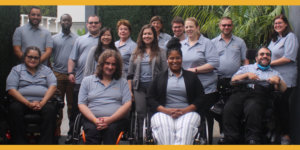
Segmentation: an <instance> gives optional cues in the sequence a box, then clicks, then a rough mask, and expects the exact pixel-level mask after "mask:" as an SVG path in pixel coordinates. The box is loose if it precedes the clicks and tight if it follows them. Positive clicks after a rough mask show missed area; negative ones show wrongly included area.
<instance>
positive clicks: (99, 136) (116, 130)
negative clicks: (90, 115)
mask: <svg viewBox="0 0 300 150" xmlns="http://www.w3.org/2000/svg"><path fill="white" fill-rule="evenodd" d="M126 127H128V120H127V119H122V120H118V121H116V122H114V123H111V124H110V125H109V126H108V128H106V129H104V130H100V131H99V130H97V129H96V125H95V124H94V123H92V122H91V121H89V120H88V119H86V118H84V121H83V130H84V132H85V136H86V143H85V144H101V142H102V141H103V144H105V145H115V144H116V141H117V139H118V136H119V134H120V132H121V131H122V130H125V128H126Z"/></svg>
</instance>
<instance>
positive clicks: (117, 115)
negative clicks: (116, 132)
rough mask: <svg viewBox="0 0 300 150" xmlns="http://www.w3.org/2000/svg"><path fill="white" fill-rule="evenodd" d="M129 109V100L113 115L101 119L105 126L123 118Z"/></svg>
mask: <svg viewBox="0 0 300 150" xmlns="http://www.w3.org/2000/svg"><path fill="white" fill-rule="evenodd" d="M130 108H131V100H130V101H128V102H126V103H125V104H123V105H122V106H121V107H120V108H119V109H118V110H117V111H116V112H115V113H114V114H113V115H111V116H110V117H102V118H103V119H104V123H106V124H107V125H109V124H111V123H113V122H115V121H117V120H120V119H121V118H123V117H124V116H125V115H126V114H127V113H128V112H129V110H130Z"/></svg>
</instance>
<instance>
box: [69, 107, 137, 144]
mask: <svg viewBox="0 0 300 150" xmlns="http://www.w3.org/2000/svg"><path fill="white" fill-rule="evenodd" d="M83 120H84V116H83V114H81V113H79V114H78V115H77V116H76V119H75V122H74V128H73V135H72V142H71V143H72V144H73V145H78V144H79V145H82V144H85V142H86V136H85V132H84V130H83ZM129 121H130V122H129V124H128V126H127V127H126V128H125V129H124V130H123V131H121V132H120V134H119V136H118V138H117V141H116V145H119V144H121V143H125V144H127V143H126V142H127V141H128V142H129V144H138V142H137V139H138V134H137V114H136V113H135V111H134V105H132V109H131V111H130V114H129Z"/></svg>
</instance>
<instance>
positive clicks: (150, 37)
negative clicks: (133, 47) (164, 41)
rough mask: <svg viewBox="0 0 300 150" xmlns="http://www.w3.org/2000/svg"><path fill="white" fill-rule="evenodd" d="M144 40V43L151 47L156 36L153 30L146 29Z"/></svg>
mask: <svg viewBox="0 0 300 150" xmlns="http://www.w3.org/2000/svg"><path fill="white" fill-rule="evenodd" d="M142 39H143V42H144V43H145V45H150V44H151V43H152V42H153V40H154V34H153V32H152V30H151V28H146V29H144V31H143V35H142Z"/></svg>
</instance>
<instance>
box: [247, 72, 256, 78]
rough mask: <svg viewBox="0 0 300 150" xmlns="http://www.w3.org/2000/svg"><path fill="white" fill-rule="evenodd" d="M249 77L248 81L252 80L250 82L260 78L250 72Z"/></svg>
mask: <svg viewBox="0 0 300 150" xmlns="http://www.w3.org/2000/svg"><path fill="white" fill-rule="evenodd" d="M247 76H248V79H250V80H259V77H258V76H257V75H256V74H254V73H252V72H248V73H247Z"/></svg>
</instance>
